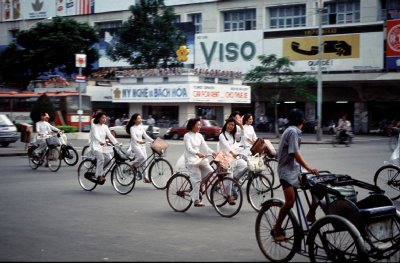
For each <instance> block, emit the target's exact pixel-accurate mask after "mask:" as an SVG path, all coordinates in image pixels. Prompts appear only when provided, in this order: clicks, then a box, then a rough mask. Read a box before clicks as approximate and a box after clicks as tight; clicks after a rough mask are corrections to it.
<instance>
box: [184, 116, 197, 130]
mask: <svg viewBox="0 0 400 263" xmlns="http://www.w3.org/2000/svg"><path fill="white" fill-rule="evenodd" d="M198 121H200V118H193V119H190V120H189V121H188V123H187V124H186V130H188V131H191V130H192V129H193V127H194V125H195V124H196V123H197V122H198Z"/></svg>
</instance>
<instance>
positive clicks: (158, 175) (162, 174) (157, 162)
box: [131, 138, 173, 190]
mask: <svg viewBox="0 0 400 263" xmlns="http://www.w3.org/2000/svg"><path fill="white" fill-rule="evenodd" d="M157 140H161V141H163V140H162V139H160V138H158V139H157ZM164 145H165V146H164V147H163V148H157V147H155V145H154V142H153V143H151V144H150V149H151V154H150V155H149V156H148V157H147V159H146V160H144V161H143V162H142V163H141V164H140V165H139V166H138V167H135V166H134V165H132V169H133V170H134V172H135V174H136V180H142V179H143V178H144V172H145V171H146V169H147V168H148V173H149V180H150V182H151V183H152V184H153V186H154V187H155V188H156V189H159V190H164V189H165V188H167V182H168V180H169V179H170V178H171V176H172V174H173V169H172V165H171V164H170V162H169V161H168V160H167V159H165V158H164V153H165V150H166V149H167V147H168V145H167V144H164ZM133 160H134V159H133ZM131 161H132V160H131Z"/></svg>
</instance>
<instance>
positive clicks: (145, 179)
mask: <svg viewBox="0 0 400 263" xmlns="http://www.w3.org/2000/svg"><path fill="white" fill-rule="evenodd" d="M143 182H144V183H146V184H149V183H151V181H150V180H149V179H147V178H146V177H145V178H143Z"/></svg>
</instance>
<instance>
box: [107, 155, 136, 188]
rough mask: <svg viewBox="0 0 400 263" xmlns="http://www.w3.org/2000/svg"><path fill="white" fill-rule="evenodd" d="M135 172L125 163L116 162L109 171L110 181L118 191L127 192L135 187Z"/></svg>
mask: <svg viewBox="0 0 400 263" xmlns="http://www.w3.org/2000/svg"><path fill="white" fill-rule="evenodd" d="M135 182H136V180H135V172H134V171H133V170H132V167H131V166H130V165H129V164H127V163H119V164H116V165H115V166H114V168H113V170H112V172H111V183H112V185H113V187H114V189H115V191H117V192H118V193H120V194H122V195H126V194H129V193H130V192H131V191H132V190H133V188H134V187H135Z"/></svg>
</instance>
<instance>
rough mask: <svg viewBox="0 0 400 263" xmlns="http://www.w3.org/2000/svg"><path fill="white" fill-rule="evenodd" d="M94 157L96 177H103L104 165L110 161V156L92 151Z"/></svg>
mask: <svg viewBox="0 0 400 263" xmlns="http://www.w3.org/2000/svg"><path fill="white" fill-rule="evenodd" d="M94 156H95V157H96V177H99V176H102V175H104V174H103V173H104V164H107V163H108V161H110V160H111V159H112V157H111V154H109V153H103V152H101V151H94Z"/></svg>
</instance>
